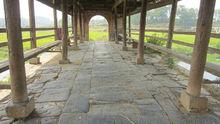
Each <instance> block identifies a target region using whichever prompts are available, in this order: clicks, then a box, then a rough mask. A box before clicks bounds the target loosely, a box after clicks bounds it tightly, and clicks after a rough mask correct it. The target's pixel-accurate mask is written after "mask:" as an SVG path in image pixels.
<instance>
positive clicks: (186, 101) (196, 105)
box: [180, 91, 208, 112]
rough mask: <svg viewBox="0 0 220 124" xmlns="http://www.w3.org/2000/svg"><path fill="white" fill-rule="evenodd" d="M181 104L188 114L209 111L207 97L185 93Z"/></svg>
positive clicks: (182, 94) (182, 95)
mask: <svg viewBox="0 0 220 124" xmlns="http://www.w3.org/2000/svg"><path fill="white" fill-rule="evenodd" d="M180 103H181V104H182V105H183V107H184V108H185V109H186V110H187V111H188V112H205V111H207V110H208V99H207V98H206V97H195V96H192V95H190V94H189V93H187V92H186V91H183V92H182V93H181V95H180Z"/></svg>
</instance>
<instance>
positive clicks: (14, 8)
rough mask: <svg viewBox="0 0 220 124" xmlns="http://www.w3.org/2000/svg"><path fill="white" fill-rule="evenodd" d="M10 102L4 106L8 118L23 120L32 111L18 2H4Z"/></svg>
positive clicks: (32, 104) (32, 103)
mask: <svg viewBox="0 0 220 124" xmlns="http://www.w3.org/2000/svg"><path fill="white" fill-rule="evenodd" d="M4 8H5V17H6V27H7V38H8V47H9V68H10V78H11V97H12V100H11V101H10V102H9V104H8V105H7V106H6V108H5V111H6V113H7V116H8V117H12V118H15V119H20V118H25V117H27V116H29V115H30V114H31V113H32V111H33V110H34V99H33V97H32V98H30V99H29V97H28V93H27V84H26V74H25V66H24V53H23V44H22V33H21V25H20V24H21V19H20V6H19V0H4Z"/></svg>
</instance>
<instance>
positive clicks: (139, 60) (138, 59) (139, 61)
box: [136, 57, 144, 65]
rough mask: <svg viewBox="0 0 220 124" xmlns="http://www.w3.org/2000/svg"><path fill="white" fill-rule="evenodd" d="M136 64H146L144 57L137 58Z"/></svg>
mask: <svg viewBox="0 0 220 124" xmlns="http://www.w3.org/2000/svg"><path fill="white" fill-rule="evenodd" d="M136 64H138V65H143V64H144V58H140V57H138V58H136Z"/></svg>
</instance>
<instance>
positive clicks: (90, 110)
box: [0, 42, 220, 124]
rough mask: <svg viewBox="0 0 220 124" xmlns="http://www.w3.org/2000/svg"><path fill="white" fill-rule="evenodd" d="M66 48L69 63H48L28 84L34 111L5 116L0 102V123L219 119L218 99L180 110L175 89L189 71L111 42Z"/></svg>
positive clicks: (194, 123) (154, 123)
mask: <svg viewBox="0 0 220 124" xmlns="http://www.w3.org/2000/svg"><path fill="white" fill-rule="evenodd" d="M79 47H80V49H81V50H78V51H69V54H68V57H69V59H70V60H71V62H72V63H71V64H66V65H59V64H58V62H59V60H57V62H53V63H57V65H54V64H53V65H47V66H44V67H42V68H41V69H39V70H38V71H37V73H36V74H35V77H36V78H35V80H34V81H33V82H32V83H31V84H29V85H28V93H29V95H33V96H34V97H35V102H36V107H35V111H34V112H33V113H32V114H31V115H30V117H28V118H27V119H25V120H18V121H16V120H14V119H11V118H8V117H7V116H6V114H5V112H4V106H5V105H6V104H7V102H8V101H5V102H4V103H2V104H1V105H0V124H2V123H3V124H4V123H6V124H9V123H12V122H13V123H14V124H19V123H22V124H23V123H24V124H219V123H220V114H218V113H220V102H219V101H218V100H216V99H215V98H213V97H211V96H210V95H209V93H207V92H205V91H204V90H202V91H203V94H205V95H206V96H207V97H208V99H209V108H210V111H209V112H208V113H203V114H189V113H186V112H185V111H184V109H183V108H182V106H181V105H180V103H179V102H178V101H179V100H178V99H179V95H180V92H181V91H182V90H184V89H185V87H186V83H187V82H188V81H187V77H185V76H183V75H181V74H179V73H178V72H177V71H175V70H172V69H169V68H167V66H165V65H163V64H161V63H160V59H161V57H160V56H159V55H158V54H145V62H146V64H144V65H136V64H135V58H136V50H134V49H132V48H129V51H122V50H121V45H116V44H114V43H111V42H90V43H89V42H88V43H87V42H85V43H83V44H79Z"/></svg>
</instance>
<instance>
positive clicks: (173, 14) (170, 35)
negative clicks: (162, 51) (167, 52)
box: [166, 0, 177, 49]
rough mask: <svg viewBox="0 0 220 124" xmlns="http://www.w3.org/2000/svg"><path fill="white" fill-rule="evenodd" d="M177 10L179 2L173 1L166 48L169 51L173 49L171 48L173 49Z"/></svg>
mask: <svg viewBox="0 0 220 124" xmlns="http://www.w3.org/2000/svg"><path fill="white" fill-rule="evenodd" d="M176 10H177V0H173V3H172V8H171V13H170V22H169V30H168V38H167V44H166V47H167V48H169V49H171V47H172V40H173V31H174V25H175V18H176Z"/></svg>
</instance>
